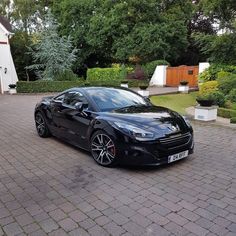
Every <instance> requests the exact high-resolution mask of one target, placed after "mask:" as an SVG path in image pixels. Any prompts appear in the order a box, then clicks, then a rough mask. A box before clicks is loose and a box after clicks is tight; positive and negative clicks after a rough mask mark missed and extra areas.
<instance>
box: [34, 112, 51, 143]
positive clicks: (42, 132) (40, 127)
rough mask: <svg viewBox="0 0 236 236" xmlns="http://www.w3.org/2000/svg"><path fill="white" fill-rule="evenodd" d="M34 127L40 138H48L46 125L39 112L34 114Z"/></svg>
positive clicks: (48, 133) (48, 132)
mask: <svg viewBox="0 0 236 236" xmlns="http://www.w3.org/2000/svg"><path fill="white" fill-rule="evenodd" d="M35 126H36V130H37V132H38V135H39V136H40V137H42V138H47V137H49V136H50V131H49V129H48V126H47V124H46V121H45V118H44V117H43V114H42V113H41V112H40V111H39V112H37V113H36V114H35Z"/></svg>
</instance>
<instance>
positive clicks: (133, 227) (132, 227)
mask: <svg viewBox="0 0 236 236" xmlns="http://www.w3.org/2000/svg"><path fill="white" fill-rule="evenodd" d="M122 228H124V229H125V230H126V231H128V232H129V233H131V234H133V235H144V234H145V232H146V230H145V228H143V227H141V226H139V225H137V224H136V223H134V222H128V223H126V224H124V225H123V226H122Z"/></svg>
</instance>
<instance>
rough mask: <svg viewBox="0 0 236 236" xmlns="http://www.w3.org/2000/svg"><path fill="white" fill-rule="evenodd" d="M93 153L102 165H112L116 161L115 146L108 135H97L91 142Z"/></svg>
mask: <svg viewBox="0 0 236 236" xmlns="http://www.w3.org/2000/svg"><path fill="white" fill-rule="evenodd" d="M91 152H92V155H93V157H94V159H95V160H96V161H97V162H98V163H99V164H100V165H104V166H107V165H110V164H112V162H113V161H114V159H115V144H114V142H113V141H112V139H111V138H110V137H109V136H108V135H106V134H101V133H100V134H97V135H96V136H94V138H93V139H92V142H91Z"/></svg>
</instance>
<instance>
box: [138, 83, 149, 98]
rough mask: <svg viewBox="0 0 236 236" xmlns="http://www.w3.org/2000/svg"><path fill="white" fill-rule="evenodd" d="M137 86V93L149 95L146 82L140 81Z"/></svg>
mask: <svg viewBox="0 0 236 236" xmlns="http://www.w3.org/2000/svg"><path fill="white" fill-rule="evenodd" d="M139 88H140V90H139V91H138V93H139V94H140V95H142V96H144V97H148V96H149V91H148V90H147V88H148V82H141V83H140V84H139Z"/></svg>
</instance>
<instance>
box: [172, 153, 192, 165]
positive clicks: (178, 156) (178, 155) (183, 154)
mask: <svg viewBox="0 0 236 236" xmlns="http://www.w3.org/2000/svg"><path fill="white" fill-rule="evenodd" d="M187 156H188V151H184V152H180V153H177V154H174V155H171V156H168V163H171V162H173V161H178V160H180V159H183V158H185V157H187Z"/></svg>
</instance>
